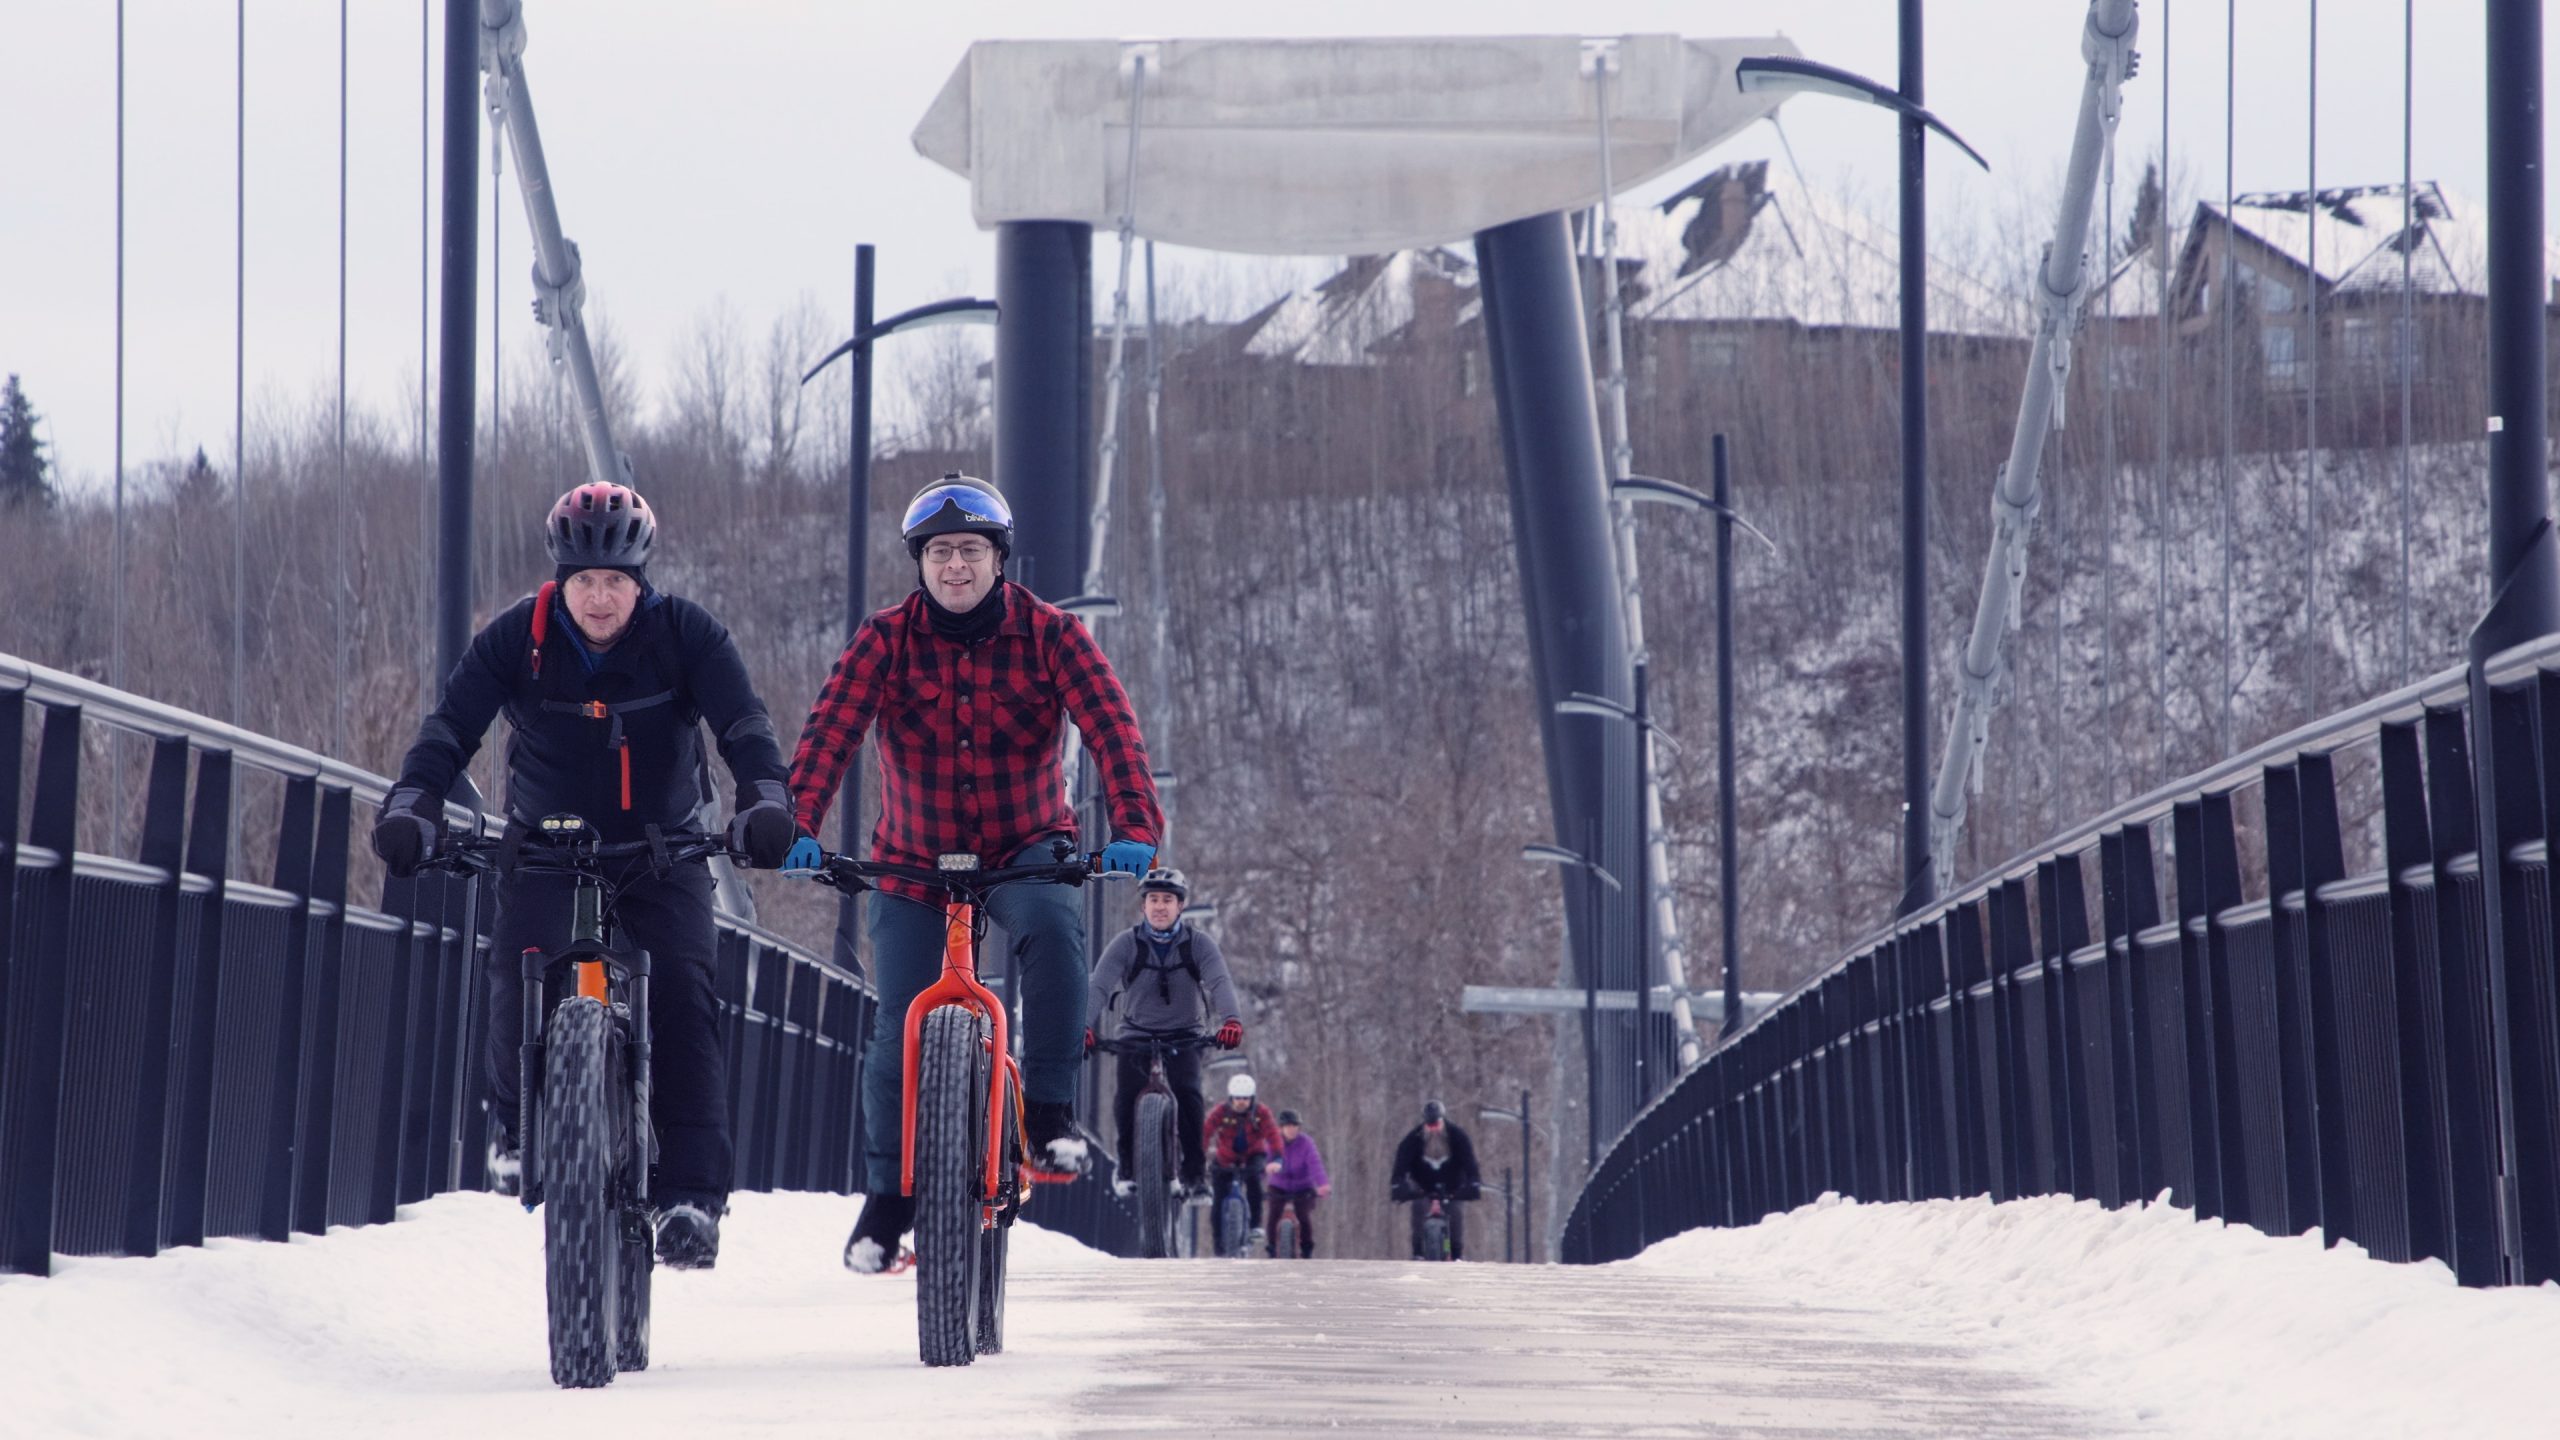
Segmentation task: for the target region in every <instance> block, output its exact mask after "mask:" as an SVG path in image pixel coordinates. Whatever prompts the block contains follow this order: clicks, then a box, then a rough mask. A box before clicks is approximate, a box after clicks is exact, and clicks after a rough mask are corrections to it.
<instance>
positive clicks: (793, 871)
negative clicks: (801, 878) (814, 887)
mask: <svg viewBox="0 0 2560 1440" xmlns="http://www.w3.org/2000/svg"><path fill="white" fill-rule="evenodd" d="M826 856H827V852H826V851H825V850H823V849H820V848H819V846H818V842H817V841H815V840H812V839H810V838H809V837H808V836H806V835H803V836H801V837H800V838H799V839H797V840H794V841H792V842H791V850H790V852H789V853H788V854H786V855H784V856H783V857H782V873H783V874H785V875H815V874H817V873H818V866H819V865H820V863H822V862H823V861H824V860H825V859H826Z"/></svg>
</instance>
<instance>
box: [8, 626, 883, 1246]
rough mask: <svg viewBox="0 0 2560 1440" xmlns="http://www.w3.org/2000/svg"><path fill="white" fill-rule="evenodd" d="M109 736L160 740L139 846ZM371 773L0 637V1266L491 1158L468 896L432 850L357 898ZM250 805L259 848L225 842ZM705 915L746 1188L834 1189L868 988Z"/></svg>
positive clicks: (375, 1189) (386, 1205) (246, 1227)
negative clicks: (421, 868) (104, 773)
mask: <svg viewBox="0 0 2560 1440" xmlns="http://www.w3.org/2000/svg"><path fill="white" fill-rule="evenodd" d="M118 737H133V738H125V739H119V738H118ZM119 744H122V745H124V746H126V747H128V748H131V747H136V746H147V748H148V751H149V755H150V760H149V764H148V769H147V773H146V774H145V775H144V778H143V783H142V788H141V792H140V795H139V797H138V798H139V822H138V834H137V835H136V836H134V837H132V843H131V846H130V850H131V853H130V854H129V855H128V854H125V853H122V851H123V850H124V849H125V848H126V847H125V846H123V845H120V844H119V838H120V837H119V836H118V834H117V832H118V829H119V828H120V827H119V825H118V818H119V812H120V811H124V810H127V809H129V808H130V807H128V806H126V805H125V804H124V803H123V800H124V797H122V796H119V795H117V794H114V793H112V792H113V787H112V786H111V785H100V784H99V783H98V782H97V779H96V777H95V776H94V775H92V774H91V773H90V772H92V771H94V770H98V769H105V768H108V767H107V766H105V765H100V764H98V763H97V760H98V757H99V756H100V755H102V754H106V755H112V754H113V750H114V747H115V746H117V745H119ZM30 755H32V756H33V760H34V773H33V775H32V777H29V776H28V775H26V774H25V773H24V771H25V765H26V760H27V757H28V756H30ZM109 763H110V764H112V763H113V762H112V761H110V762H109ZM30 778H31V779H32V785H30V784H29V783H28V782H29V780H30ZM384 788H385V782H384V780H383V779H382V777H380V776H377V775H372V774H369V773H367V772H364V771H361V770H358V769H355V768H353V767H351V766H347V765H344V764H341V763H339V762H336V761H333V760H330V759H328V758H326V757H324V756H320V755H316V754H313V753H311V752H309V751H305V750H301V749H298V748H296V747H293V746H289V745H285V744H282V743H279V742H277V741H273V740H270V739H267V738H265V737H262V736H257V735H252V734H249V733H247V732H244V731H240V730H236V729H233V728H232V727H230V726H226V725H223V724H220V723H218V722H215V721H212V720H208V719H205V718H204V717H202V716H197V715H191V714H188V713H186V712H183V711H178V710H175V709H171V708H169V707H166V706H162V705H158V704H155V703H153V702H150V701H147V700H143V699H140V698H138V697H135V696H132V695H127V694H123V693H121V692H117V691H114V690H110V689H107V688H106V687H104V686H100V685H96V684H93V683H90V682H88V681H84V680H81V679H79V678H78V677H75V676H70V675H65V674H62V673H60V672H57V671H51V670H47V669H44V668H43V667H41V666H35V665H30V664H27V663H25V662H22V661H19V660H15V659H12V658H9V657H0V805H5V806H6V810H5V812H0V819H5V821H6V824H5V825H0V858H5V859H6V860H7V862H8V868H7V870H6V871H5V872H0V874H5V876H6V877H7V878H8V879H9V880H10V882H11V883H9V884H6V885H0V1271H15V1272H19V1273H27V1274H44V1273H46V1272H47V1271H48V1270H49V1269H50V1267H51V1263H52V1257H53V1256H54V1255H57V1254H61V1255H149V1254H153V1253H156V1252H157V1251H158V1250H160V1249H162V1248H164V1247H166V1246H171V1245H190V1244H199V1243H201V1242H202V1241H203V1240H204V1238H205V1237H206V1236H208V1235H238V1236H259V1237H264V1238H267V1239H275V1240H281V1239H285V1238H287V1237H288V1236H290V1235H291V1234H293V1233H295V1232H302V1233H306V1234H315V1233H319V1232H321V1231H324V1230H326V1229H327V1228H328V1227H329V1226H331V1225H351V1224H367V1223H378V1222H382V1221H387V1220H390V1219H392V1218H393V1217H394V1214H395V1210H396V1207H397V1206H399V1205H402V1204H407V1203H412V1202H415V1201H418V1200H423V1199H425V1198H427V1197H428V1196H430V1195H434V1194H437V1193H440V1192H443V1191H447V1190H454V1189H474V1188H478V1187H479V1186H480V1185H481V1184H482V1183H483V1180H484V1178H485V1177H484V1176H483V1173H482V1169H483V1148H484V1141H485V1125H486V1121H485V1118H484V1116H483V1114H482V1112H481V1109H480V1106H479V1104H478V1101H477V1097H478V1095H479V1091H480V1086H479V1084H478V1075H479V1062H478V1056H479V1055H480V1053H481V1040H482V1036H481V1034H480V1027H481V1026H482V1025H483V1024H485V1023H486V1021H485V1017H484V1016H483V1015H482V1013H481V1011H482V1008H483V1007H482V1006H481V1005H480V1004H479V1003H477V1002H478V999H479V995H480V966H479V952H480V949H481V947H482V946H483V945H484V944H485V937H486V935H487V932H488V921H489V919H490V916H489V914H488V909H489V905H488V896H487V895H486V893H485V892H484V891H483V890H482V888H481V887H479V886H477V885H475V884H473V883H471V882H467V881H462V880H456V879H449V878H444V877H439V876H427V877H421V878H419V879H416V880H392V881H388V882H386V883H385V884H384V885H383V886H382V897H381V900H382V904H381V908H380V909H378V910H377V909H366V908H363V907H361V906H358V905H356V904H354V903H351V901H350V899H349V896H348V881H349V871H350V864H351V861H352V859H353V858H354V856H355V851H354V850H353V848H352V845H353V843H354V832H355V829H356V824H357V816H358V815H359V814H360V813H364V814H369V813H370V809H371V807H372V805H373V803H374V802H376V801H377V800H378V799H379V798H380V796H381V794H382V791H383V790H384ZM251 789H257V790H259V791H260V792H261V793H260V794H259V795H256V796H251V795H248V794H245V793H244V792H247V791H249V790H251ZM22 808H23V810H24V812H25V825H24V829H23V831H22V830H21V827H20V814H21V810H22ZM253 810H254V811H255V812H256V813H255V824H254V825H244V823H243V821H244V819H245V818H247V815H248V812H251V811H253ZM244 831H249V832H252V833H256V834H258V835H260V837H261V839H262V840H264V842H265V846H266V847H271V856H272V863H271V864H269V863H266V862H267V861H268V859H269V855H268V854H260V855H257V856H248V855H243V854H239V853H235V851H236V847H235V842H234V837H235V836H239V835H241V834H242V833H244ZM21 833H23V834H24V835H25V837H26V838H25V840H24V841H23V842H21V841H20V840H19V839H18V837H19V836H20V834H21ZM269 837H271V838H269ZM84 842H86V843H84ZM262 848H263V847H262ZM253 874H258V875H263V876H265V879H264V881H253V880H252V879H250V878H249V877H250V876H251V875H253ZM720 927H721V935H720V949H719V962H720V964H719V974H718V977H717V982H718V994H719V997H720V1003H721V1011H722V1023H723V1026H724V1032H725V1037H726V1040H727V1043H728V1046H729V1058H730V1067H729V1073H730V1078H731V1097H730V1098H731V1114H732V1117H733V1118H734V1119H736V1120H737V1121H738V1126H737V1130H736V1142H737V1161H738V1175H739V1180H740V1188H742V1189H755V1190H764V1189H806V1190H824V1191H835V1192H848V1191H850V1190H851V1189H852V1188H853V1177H854V1175H855V1173H856V1157H857V1156H858V1154H859V1150H858V1147H857V1145H856V1141H855V1136H854V1134H853V1126H854V1124H855V1112H856V1109H857V1107H856V1105H855V1103H854V1097H855V1094H856V1093H857V1087H856V1086H855V1084H854V1078H853V1077H854V1069H855V1066H856V1064H857V1063H858V1061H859V1058H860V1043H861V1037H862V1036H863V1035H865V1034H866V1033H868V1029H869V1021H870V1008H871V999H870V996H869V994H868V992H867V990H866V989H865V988H864V987H863V985H862V984H861V983H860V981H859V980H858V979H857V978H856V977H854V976H852V975H849V974H847V973H845V972H844V971H841V970H839V969H837V968H835V967H833V966H832V965H830V964H828V963H827V962H826V961H825V960H823V959H821V958H819V957H818V956H816V955H813V954H811V953H810V952H809V951H807V950H804V949H801V948H799V947H797V946H794V945H792V944H790V943H788V942H786V941H784V940H783V939H781V938H780V937H778V936H776V935H773V934H771V933H770V932H767V931H765V930H762V929H759V928H757V927H756V926H754V925H752V924H748V923H745V922H742V921H739V920H737V919H735V918H733V917H723V918H722V919H721V921H720Z"/></svg>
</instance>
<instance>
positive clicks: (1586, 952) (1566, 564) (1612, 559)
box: [1475, 213, 1640, 1127]
mask: <svg viewBox="0 0 2560 1440" xmlns="http://www.w3.org/2000/svg"><path fill="white" fill-rule="evenodd" d="M1475 240H1476V256H1477V263H1478V266H1479V274H1480V277H1481V283H1482V286H1483V293H1484V310H1485V343H1486V345H1487V347H1488V349H1489V351H1490V353H1491V360H1492V379H1493V386H1494V401H1495V407H1496V410H1497V412H1498V414H1499V416H1500V418H1501V426H1502V450H1503V458H1504V462H1505V466H1506V469H1507V471H1508V473H1509V476H1510V492H1511V519H1512V535H1513V543H1514V545H1515V547H1516V548H1517V552H1518V555H1519V561H1520V580H1521V584H1520V591H1521V595H1522V598H1523V601H1524V603H1525V604H1526V605H1527V607H1528V612H1529V613H1528V616H1527V621H1528V627H1527V628H1528V632H1529V659H1530V672H1531V675H1532V677H1533V679H1534V684H1535V693H1536V697H1537V708H1538V725H1539V730H1540V734H1541V736H1542V737H1543V739H1544V742H1545V752H1546V761H1547V794H1548V799H1549V803H1550V805H1551V806H1552V809H1553V814H1554V819H1555V835H1556V839H1557V841H1558V843H1560V844H1563V843H1572V842H1576V841H1582V842H1585V843H1595V841H1596V844H1597V846H1598V852H1599V853H1589V854H1588V858H1589V859H1591V860H1593V861H1596V862H1598V863H1599V864H1601V865H1603V866H1605V867H1606V868H1607V869H1608V870H1609V871H1610V872H1611V873H1613V874H1617V875H1633V874H1635V873H1636V871H1635V866H1636V865H1637V864H1638V863H1640V862H1639V861H1638V859H1637V857H1636V856H1635V855H1634V854H1633V853H1632V852H1630V850H1629V849H1628V845H1627V836H1628V835H1629V834H1630V833H1631V832H1632V829H1633V827H1631V826H1626V825H1618V826H1609V825H1607V824H1606V823H1605V819H1606V813H1607V812H1606V811H1605V810H1604V804H1603V801H1604V797H1605V795H1606V794H1607V793H1608V790H1609V788H1610V787H1611V786H1612V785H1623V784H1624V783H1625V782H1624V780H1623V779H1621V778H1619V777H1621V776H1623V775H1624V774H1625V773H1626V770H1627V769H1628V768H1629V766H1628V764H1627V762H1625V761H1623V760H1622V761H1620V762H1619V763H1618V764H1612V763H1611V759H1610V757H1611V756H1612V755H1613V754H1614V753H1616V752H1615V750H1614V748H1613V747H1614V746H1616V745H1619V744H1626V745H1632V744H1634V743H1635V740H1634V737H1633V736H1632V734H1631V733H1630V727H1628V726H1626V725H1623V724H1619V723H1616V722H1614V721H1611V720H1605V719H1597V718H1587V717H1577V716H1566V715H1559V714H1557V713H1556V710H1555V706H1556V703H1557V702H1558V701H1561V700H1563V699H1564V698H1566V697H1567V696H1569V695H1572V694H1574V693H1575V692H1577V691H1579V692H1583V693H1586V694H1591V695H1598V696H1603V697H1605V698H1607V699H1610V700H1613V701H1616V702H1617V703H1618V704H1620V705H1627V704H1629V703H1630V702H1631V701H1632V700H1633V698H1634V697H1633V695H1632V694H1631V693H1630V691H1629V688H1628V686H1629V679H1630V674H1631V672H1630V670H1629V666H1628V655H1627V637H1626V628H1625V609H1624V606H1623V605H1622V603H1621V595H1620V590H1619V586H1618V566H1617V563H1616V560H1617V556H1616V550H1615V546H1614V544H1613V539H1614V536H1613V533H1612V524H1611V516H1610V512H1609V497H1608V489H1607V485H1606V483H1605V471H1604V469H1603V464H1602V456H1601V445H1600V423H1599V415H1598V413H1597V409H1596V407H1595V405H1594V403H1593V400H1592V394H1591V378H1590V377H1591V355H1590V348H1589V344H1588V342H1587V340H1586V339H1585V332H1584V329H1583V320H1582V293H1581V291H1582V287H1581V284H1580V282H1579V280H1578V278H1577V277H1576V275H1575V273H1574V261H1573V243H1572V239H1571V237H1570V235H1569V234H1568V232H1567V228H1566V224H1565V217H1564V216H1563V215H1561V214H1554V213H1549V214H1544V215H1533V216H1531V217H1529V218H1528V219H1525V220H1515V221H1513V222H1511V223H1509V224H1507V225H1499V226H1495V227H1494V228H1492V229H1489V230H1483V231H1479V232H1478V233H1477V235H1476V237H1475ZM1627 798H1628V799H1629V800H1635V799H1637V798H1638V797H1635V796H1629V797H1627ZM1620 813H1623V812H1620ZM1613 831H1615V832H1617V833H1614V834H1613V833H1612V832H1613ZM1587 837H1588V838H1587ZM1587 893H1588V892H1587V887H1585V886H1583V885H1580V884H1574V883H1570V882H1568V883H1567V885H1566V888H1565V895H1566V920H1567V923H1568V925H1569V927H1570V929H1571V932H1572V936H1571V951H1572V953H1573V954H1574V955H1576V956H1577V957H1585V958H1584V959H1583V964H1584V965H1585V966H1586V967H1590V968H1596V967H1597V966H1598V964H1599V957H1600V955H1601V953H1602V952H1601V951H1600V950H1599V948H1598V947H1596V946H1594V945H1593V944H1592V943H1591V941H1592V940H1593V939H1594V938H1596V932H1595V929H1594V927H1598V926H1601V925H1602V924H1603V918H1602V914H1601V910H1602V908H1603V907H1602V906H1600V905H1598V904H1594V903H1591V902H1589V901H1587V900H1585V898H1584V897H1585V896H1586V894H1587ZM1577 902H1581V903H1579V904H1577ZM1583 978H1584V980H1585V981H1586V983H1593V982H1597V981H1601V980H1606V981H1607V982H1608V985H1609V986H1610V987H1611V988H1620V981H1621V980H1622V979H1623V978H1625V977H1604V976H1597V975H1594V974H1591V973H1588V970H1587V971H1586V974H1585V975H1584V976H1583ZM1607 1023H1608V1025H1609V1028H1610V1030H1611V1034H1612V1037H1613V1038H1614V1036H1615V1035H1616V1034H1618V1033H1622V1032H1621V1031H1620V1030H1619V1029H1618V1026H1619V1024H1620V1022H1615V1021H1611V1022H1607ZM1604 1043H1605V1042H1604ZM1623 1068H1624V1067H1607V1068H1606V1069H1605V1070H1604V1073H1616V1072H1617V1071H1618V1070H1620V1069H1623ZM1595 1108H1596V1107H1595ZM1629 1113H1632V1112H1629ZM1627 1118H1628V1117H1627V1115H1626V1114H1620V1115H1617V1116H1616V1117H1615V1120H1616V1122H1618V1123H1623V1122H1624V1121H1625V1120H1626V1119H1627ZM1588 1123H1590V1124H1591V1125H1593V1126H1595V1127H1597V1126H1600V1125H1602V1124H1603V1123H1604V1121H1603V1117H1602V1116H1601V1115H1599V1114H1596V1113H1595V1114H1594V1115H1592V1116H1590V1117H1588Z"/></svg>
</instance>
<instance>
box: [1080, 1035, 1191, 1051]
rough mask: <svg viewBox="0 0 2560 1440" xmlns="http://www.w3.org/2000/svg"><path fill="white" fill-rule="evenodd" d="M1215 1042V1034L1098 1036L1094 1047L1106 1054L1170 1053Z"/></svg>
mask: <svg viewBox="0 0 2560 1440" xmlns="http://www.w3.org/2000/svg"><path fill="white" fill-rule="evenodd" d="M1215 1043H1217V1037H1216V1036H1214V1035H1199V1034H1190V1035H1129V1036H1123V1037H1121V1038H1119V1039H1115V1040H1105V1039H1100V1038H1096V1039H1095V1040H1094V1042H1093V1048H1094V1049H1095V1050H1097V1051H1100V1052H1101V1053H1103V1054H1105V1055H1155V1054H1159V1053H1162V1054H1167V1055H1170V1054H1174V1053H1176V1052H1178V1051H1182V1050H1189V1049H1194V1048H1196V1047H1200V1046H1206V1045H1212V1044H1215Z"/></svg>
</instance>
